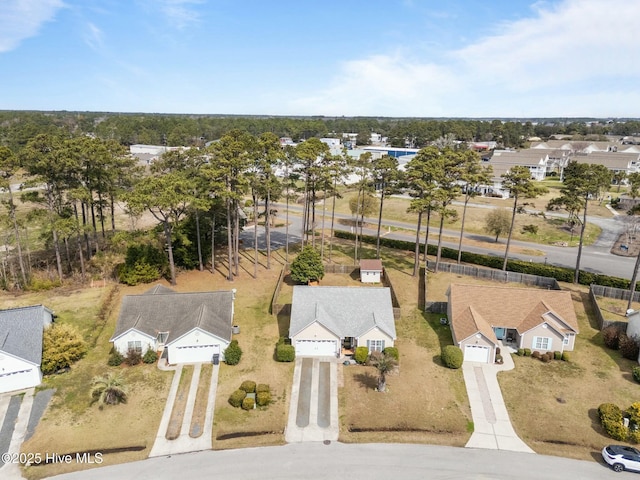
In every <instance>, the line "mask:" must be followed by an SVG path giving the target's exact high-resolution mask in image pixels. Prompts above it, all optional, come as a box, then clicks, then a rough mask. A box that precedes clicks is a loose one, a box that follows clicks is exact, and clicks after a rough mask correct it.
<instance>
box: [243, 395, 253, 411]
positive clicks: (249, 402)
mask: <svg viewBox="0 0 640 480" xmlns="http://www.w3.org/2000/svg"><path fill="white" fill-rule="evenodd" d="M255 407H256V401H255V400H254V399H253V398H249V397H247V398H245V399H244V400H242V409H243V410H253V409H254V408H255Z"/></svg>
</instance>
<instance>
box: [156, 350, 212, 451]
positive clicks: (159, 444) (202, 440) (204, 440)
mask: <svg viewBox="0 0 640 480" xmlns="http://www.w3.org/2000/svg"><path fill="white" fill-rule="evenodd" d="M158 365H159V366H160V364H158ZM160 368H163V369H174V368H175V372H174V374H173V381H172V382H171V388H170V389H169V395H168V397H167V403H166V405H165V407H164V413H163V414H162V420H161V421H160V427H159V428H158V434H157V435H156V440H155V442H154V443H153V448H152V449H151V452H150V453H149V457H160V456H164V455H172V454H176V453H187V452H197V451H200V450H210V449H211V448H212V441H211V435H212V431H213V410H214V407H215V403H216V390H217V388H218V371H219V368H220V367H219V365H213V368H212V370H211V383H210V385H209V393H208V396H207V398H208V402H207V410H206V414H205V422H204V426H203V428H202V434H201V435H200V436H198V437H195V438H194V437H192V436H191V435H190V430H191V419H192V417H193V410H194V406H195V403H196V394H197V392H198V383H199V380H200V370H201V369H202V364H201V363H196V364H194V368H193V376H192V377H191V384H190V385H189V394H188V396H187V405H186V407H185V411H184V416H183V418H182V426H181V427H180V435H179V436H178V438H176V439H175V440H167V438H166V434H167V429H168V427H169V421H170V420H171V412H172V411H173V406H174V404H175V401H176V395H177V394H178V386H179V384H180V377H181V375H182V365H177V366H176V367H170V368H167V367H160Z"/></svg>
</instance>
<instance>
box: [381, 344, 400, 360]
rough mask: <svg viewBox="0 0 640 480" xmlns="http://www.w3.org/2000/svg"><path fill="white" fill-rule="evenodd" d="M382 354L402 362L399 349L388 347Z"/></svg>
mask: <svg viewBox="0 0 640 480" xmlns="http://www.w3.org/2000/svg"><path fill="white" fill-rule="evenodd" d="M382 353H384V354H385V355H389V356H390V357H393V358H395V359H396V360H400V352H398V349H397V347H386V348H385V349H384V350H383V351H382Z"/></svg>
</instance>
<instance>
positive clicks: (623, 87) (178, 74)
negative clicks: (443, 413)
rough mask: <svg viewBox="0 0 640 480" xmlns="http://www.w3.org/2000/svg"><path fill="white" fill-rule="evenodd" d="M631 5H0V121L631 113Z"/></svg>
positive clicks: (244, 0) (526, 1)
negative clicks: (0, 113)
mask: <svg viewBox="0 0 640 480" xmlns="http://www.w3.org/2000/svg"><path fill="white" fill-rule="evenodd" d="M639 18H640V0H542V1H531V0H446V1H443V0H437V1H436V0H366V1H365V0H324V1H322V2H319V1H308V0H296V1H290V0H270V1H269V0H0V109H2V110H69V111H100V112H143V113H182V114H189V113H191V114H237V115H325V116H376V117H472V118H533V117H595V118H625V117H626V118H638V117H640V59H639V58H638V40H639V39H640V28H639V26H638V25H639V24H638V19H639Z"/></svg>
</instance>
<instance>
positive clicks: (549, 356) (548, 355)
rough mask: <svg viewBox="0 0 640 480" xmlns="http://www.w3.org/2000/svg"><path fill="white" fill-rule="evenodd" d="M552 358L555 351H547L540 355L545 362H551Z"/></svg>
mask: <svg viewBox="0 0 640 480" xmlns="http://www.w3.org/2000/svg"><path fill="white" fill-rule="evenodd" d="M552 358H553V353H551V352H546V353H543V354H542V355H540V360H542V361H543V362H544V363H549V362H550V361H551V359H552Z"/></svg>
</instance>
